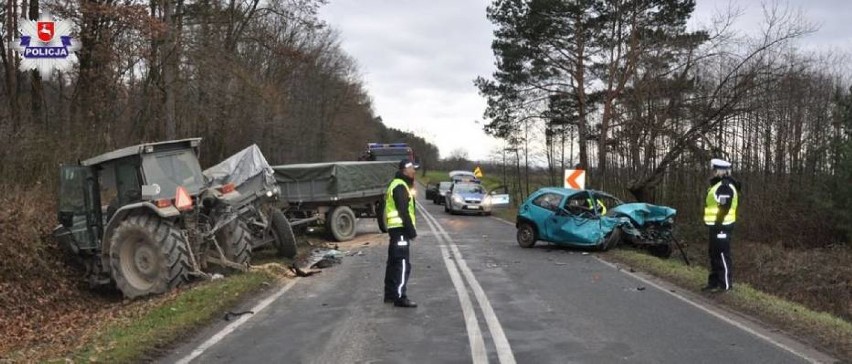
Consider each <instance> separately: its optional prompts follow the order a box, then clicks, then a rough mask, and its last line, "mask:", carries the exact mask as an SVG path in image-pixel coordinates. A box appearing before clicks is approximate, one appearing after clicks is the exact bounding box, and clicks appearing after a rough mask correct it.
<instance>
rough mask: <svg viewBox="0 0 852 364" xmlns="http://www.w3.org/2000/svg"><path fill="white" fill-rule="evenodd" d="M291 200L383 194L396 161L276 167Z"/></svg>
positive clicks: (284, 194)
mask: <svg viewBox="0 0 852 364" xmlns="http://www.w3.org/2000/svg"><path fill="white" fill-rule="evenodd" d="M272 169H273V170H274V171H275V180H276V181H277V182H278V185H279V186H280V187H281V191H282V196H283V197H284V198H285V199H286V200H289V201H305V202H308V201H314V202H315V201H327V200H336V199H346V198H356V197H365V196H371V195H381V194H382V193H384V190H385V188H387V186H388V183H390V181H391V180H392V179H393V177H394V174H395V173H396V170H397V166H396V163H393V162H329V163H313V164H289V165H282V166H274V167H272Z"/></svg>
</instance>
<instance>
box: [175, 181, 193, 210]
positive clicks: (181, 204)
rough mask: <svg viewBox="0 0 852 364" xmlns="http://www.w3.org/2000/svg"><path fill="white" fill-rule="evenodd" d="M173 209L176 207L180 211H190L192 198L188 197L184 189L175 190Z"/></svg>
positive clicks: (180, 187) (181, 187)
mask: <svg viewBox="0 0 852 364" xmlns="http://www.w3.org/2000/svg"><path fill="white" fill-rule="evenodd" d="M175 207H177V209H178V210H180V211H186V210H191V209H192V197H189V193H188V192H186V189H185V188H183V186H178V188H177V196H176V197H175Z"/></svg>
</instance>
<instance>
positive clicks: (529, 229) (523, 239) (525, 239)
mask: <svg viewBox="0 0 852 364" xmlns="http://www.w3.org/2000/svg"><path fill="white" fill-rule="evenodd" d="M517 237H518V245H520V246H521V248H532V247H534V246H535V241H536V237H535V227H534V226H533V225H532V224H530V223H528V222H522V223H521V225H520V226H518V235H517Z"/></svg>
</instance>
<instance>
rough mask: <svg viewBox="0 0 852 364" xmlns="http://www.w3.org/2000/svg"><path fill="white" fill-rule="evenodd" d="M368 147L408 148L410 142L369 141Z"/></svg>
mask: <svg viewBox="0 0 852 364" xmlns="http://www.w3.org/2000/svg"><path fill="white" fill-rule="evenodd" d="M367 148H368V149H378V148H408V144H406V143H391V144H382V143H367Z"/></svg>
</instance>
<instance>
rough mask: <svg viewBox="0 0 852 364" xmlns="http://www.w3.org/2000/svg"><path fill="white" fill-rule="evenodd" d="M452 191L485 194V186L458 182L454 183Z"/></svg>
mask: <svg viewBox="0 0 852 364" xmlns="http://www.w3.org/2000/svg"><path fill="white" fill-rule="evenodd" d="M453 192H455V193H478V194H485V188H483V187H482V186H480V185H477V184H473V183H464V184H462V183H459V184H456V186H455V187H453Z"/></svg>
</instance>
